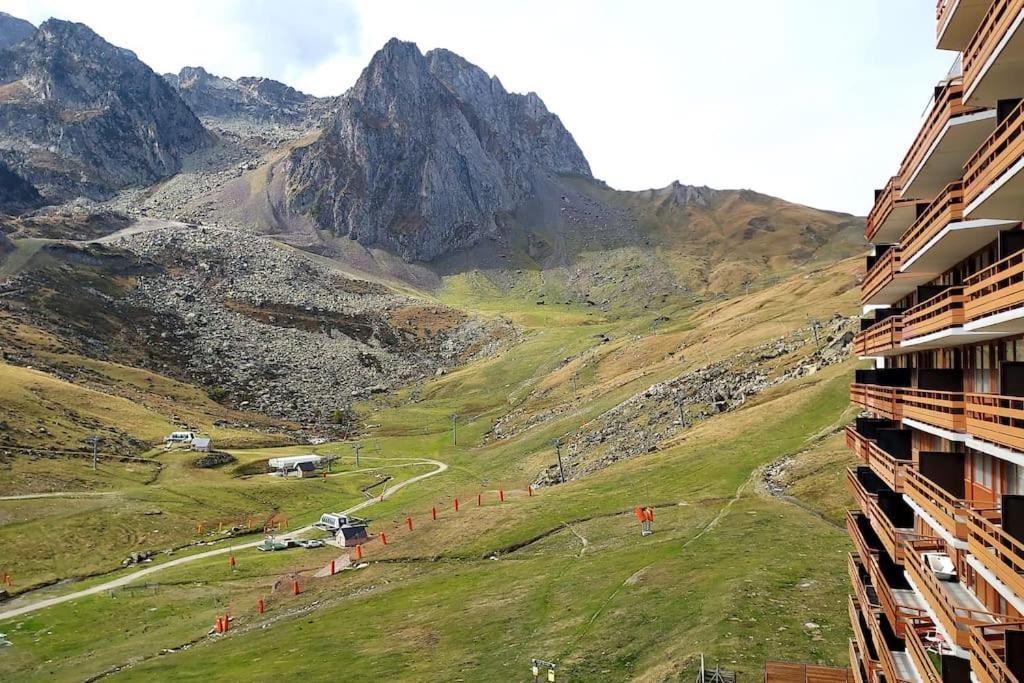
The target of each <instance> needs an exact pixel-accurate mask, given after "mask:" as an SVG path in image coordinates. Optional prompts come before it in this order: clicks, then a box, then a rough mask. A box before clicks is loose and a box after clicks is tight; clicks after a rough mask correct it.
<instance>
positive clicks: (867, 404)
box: [850, 384, 903, 420]
mask: <svg viewBox="0 0 1024 683" xmlns="http://www.w3.org/2000/svg"><path fill="white" fill-rule="evenodd" d="M901 391H902V389H901V388H900V387H883V386H881V385H878V384H852V385H850V401H852V402H853V403H855V404H857V405H859V406H861V407H862V408H864V409H865V410H868V411H870V412H873V413H875V414H876V415H879V416H881V417H884V418H888V419H890V420H900V419H902V418H903V406H902V404H901V403H900V392H901Z"/></svg>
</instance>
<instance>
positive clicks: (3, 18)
mask: <svg viewBox="0 0 1024 683" xmlns="http://www.w3.org/2000/svg"><path fill="white" fill-rule="evenodd" d="M35 32H36V27H35V26H33V25H32V24H30V23H29V22H27V21H25V20H24V19H19V18H18V17H12V16H11V15H10V14H7V12H0V50H3V49H4V48H8V47H10V46H12V45H17V44H18V43H20V42H21V41H23V40H25V39H26V38H28V37H29V36H30V35H32V34H33V33H35Z"/></svg>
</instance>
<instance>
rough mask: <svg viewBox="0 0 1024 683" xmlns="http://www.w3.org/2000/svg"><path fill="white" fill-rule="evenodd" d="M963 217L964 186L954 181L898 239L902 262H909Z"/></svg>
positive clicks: (960, 182)
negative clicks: (951, 224)
mask: <svg viewBox="0 0 1024 683" xmlns="http://www.w3.org/2000/svg"><path fill="white" fill-rule="evenodd" d="M963 217H964V184H963V182H962V181H959V180H957V181H955V182H952V183H950V184H949V185H946V188H945V189H944V190H943V191H942V193H941V194H940V195H939V196H938V197H936V198H935V200H934V201H933V202H932V203H931V204H929V205H928V208H927V209H925V212H924V213H922V214H921V215H920V216H919V217H918V219H917V220H916V221H914V224H913V225H911V226H910V227H909V228H907V231H906V232H905V233H903V237H902V238H900V245H901V246H902V247H903V254H902V256H903V260H904V261H909V260H910V259H911V258H912V257H913V256H914V255H915V254H917V253H918V252H920V251H921V250H922V249H924V247H925V245H927V244H928V242H930V241H931V240H932V239H933V238H934V237H935V236H936V235H938V234H939V233H940V232H942V229H943V228H945V227H946V226H947V225H949V224H950V223H952V222H953V221H960V220H963Z"/></svg>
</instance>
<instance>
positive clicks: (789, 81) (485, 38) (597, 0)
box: [0, 0, 952, 213]
mask: <svg viewBox="0 0 1024 683" xmlns="http://www.w3.org/2000/svg"><path fill="white" fill-rule="evenodd" d="M0 9H3V10H4V11H8V12H10V13H11V14H14V15H17V16H23V17H25V18H27V19H30V20H32V21H34V22H36V23H38V22H39V21H41V20H42V19H44V18H46V16H49V15H51V14H52V15H55V16H58V17H61V18H67V19H74V20H78V21H84V22H85V23H87V24H89V25H90V26H92V27H93V28H94V29H96V30H97V31H98V32H99V33H100V34H101V35H103V36H104V37H105V38H107V39H108V40H110V41H111V42H113V43H115V44H118V45H122V46H124V47H128V48H130V49H132V50H134V51H135V52H136V53H138V54H139V56H140V57H141V58H142V59H144V60H145V61H146V62H148V63H149V64H150V65H151V66H153V67H154V69H156V70H158V71H176V70H178V69H179V68H180V67H181V66H184V65H202V66H205V67H206V68H207V69H209V70H210V71H211V72H213V73H218V74H223V75H227V76H232V77H237V76H242V75H266V76H271V77H274V78H278V79H280V80H283V81H285V82H287V83H289V84H290V85H293V86H295V87H298V88H300V89H302V90H305V91H307V92H312V93H314V94H318V95H331V94H338V93H341V92H343V91H344V90H345V89H347V88H348V87H349V86H350V85H351V84H352V83H353V82H354V81H355V79H356V78H357V76H358V74H359V72H360V70H361V69H362V67H363V66H365V64H366V63H367V62H368V61H369V59H370V57H371V56H372V54H373V52H374V51H376V50H377V49H378V48H379V47H380V46H381V45H383V43H384V42H385V41H386V40H387V39H388V38H390V37H392V36H398V37H399V38H402V39H406V40H413V41H415V42H417V43H418V44H419V46H420V48H421V49H423V50H427V49H430V48H433V47H447V48H449V49H451V50H453V51H455V52H457V53H459V54H461V55H463V56H464V57H466V58H467V59H469V60H470V61H472V62H475V63H477V64H479V65H480V66H481V67H482V68H484V69H486V70H487V71H488V72H490V73H494V74H496V75H498V76H499V78H501V80H502V82H503V83H504V84H505V86H506V87H507V88H509V89H510V90H516V91H526V90H534V91H536V92H538V93H539V94H540V95H541V97H542V98H544V100H545V102H546V103H547V104H548V106H549V108H550V109H551V110H552V111H555V112H556V113H558V114H559V115H560V116H561V117H562V119H563V120H564V121H565V123H566V126H567V127H568V128H569V130H570V131H572V132H573V134H574V135H575V136H576V139H577V141H578V142H579V143H580V146H581V147H582V148H583V150H584V152H585V153H586V154H587V156H588V158H589V159H590V162H591V165H592V166H593V169H594V172H595V174H596V175H598V176H599V177H602V178H604V179H606V180H608V181H609V182H610V183H611V184H612V185H614V186H616V187H621V188H628V189H638V188H643V187H651V186H661V185H665V184H667V183H668V182H670V181H671V180H673V179H675V178H679V179H681V180H683V181H684V182H689V183H700V184H709V185H712V186H716V187H751V188H754V189H757V190H760V191H762V192H767V193H770V194H774V195H778V196H781V197H785V198H787V199H790V200H793V201H799V202H803V203H806V204H812V205H815V206H821V207H826V208H833V209H839V210H846V211H851V212H857V213H866V211H867V210H868V208H869V207H870V204H871V200H872V195H871V191H872V189H873V188H874V187H878V186H881V185H883V184H884V183H885V181H886V179H887V178H888V176H889V175H891V174H892V173H894V172H895V170H896V166H897V165H898V163H899V161H900V159H901V157H902V155H903V152H904V151H905V150H906V148H907V147H908V146H909V144H910V142H911V140H912V138H913V136H914V135H915V134H916V132H917V126H918V124H919V115H920V112H921V108H922V106H923V105H924V103H925V101H926V99H927V97H928V95H929V94H930V87H931V84H932V82H934V81H935V80H937V79H938V78H939V76H940V75H941V74H942V73H943V72H944V69H945V67H946V66H947V65H948V63H949V62H951V61H952V57H951V56H950V55H944V54H942V53H938V52H936V51H934V49H933V47H934V46H933V43H934V0H912V1H911V0H908V1H907V2H899V3H894V2H892V0H856V1H853V0H851V1H848V2H822V1H821V0H774V2H764V1H763V0H717V1H716V2H713V3H709V2H705V1H703V0H701V1H696V0H646V1H645V2H630V3H627V2H613V1H611V0H560V1H559V2H551V1H550V0H548V1H546V2H542V1H541V0H520V1H519V2H515V3H499V2H481V1H479V0H477V1H470V0H432V1H431V2H422V1H421V0H351V1H348V0H335V1H330V0H291V1H290V2H288V3H280V2H274V1H273V0H257V1H255V2H243V1H242V0H221V1H219V2H209V1H207V2H199V1H198V0H179V2H176V3H140V2H137V1H136V2H126V1H123V0H108V1H107V2H88V3H85V2H76V1H74V0H0Z"/></svg>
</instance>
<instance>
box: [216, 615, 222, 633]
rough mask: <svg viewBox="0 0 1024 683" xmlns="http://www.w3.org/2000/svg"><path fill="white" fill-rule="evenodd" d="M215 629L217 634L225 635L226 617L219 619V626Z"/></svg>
mask: <svg viewBox="0 0 1024 683" xmlns="http://www.w3.org/2000/svg"><path fill="white" fill-rule="evenodd" d="M214 628H215V629H216V631H217V633H224V617H217V625H216V626H214Z"/></svg>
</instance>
